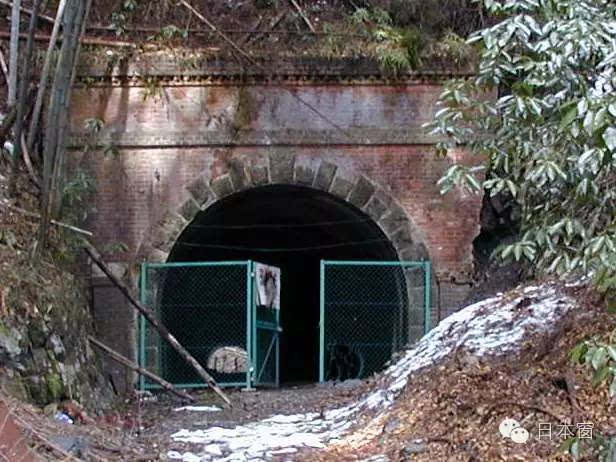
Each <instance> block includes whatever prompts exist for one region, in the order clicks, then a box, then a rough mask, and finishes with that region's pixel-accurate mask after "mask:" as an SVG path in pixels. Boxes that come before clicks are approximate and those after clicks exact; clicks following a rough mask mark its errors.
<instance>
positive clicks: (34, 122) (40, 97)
mask: <svg viewBox="0 0 616 462" xmlns="http://www.w3.org/2000/svg"><path fill="white" fill-rule="evenodd" d="M65 6H66V0H60V4H59V5H58V13H57V14H56V22H55V23H54V25H53V30H52V31H51V38H50V39H49V46H48V47H47V53H46V54H45V63H44V64H43V71H42V72H41V80H40V82H39V87H38V92H37V94H36V101H35V103H34V111H33V112H32V118H31V119H30V130H29V131H28V143H27V146H28V150H29V151H30V152H32V148H33V146H34V140H35V137H36V132H37V131H38V123H39V118H40V115H41V109H42V108H43V101H44V100H45V92H46V91H47V84H48V82H49V76H50V73H51V61H52V56H53V51H54V49H55V48H56V44H57V42H58V33H59V32H60V24H61V23H62V16H63V15H64V7H65Z"/></svg>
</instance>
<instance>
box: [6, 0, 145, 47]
mask: <svg viewBox="0 0 616 462" xmlns="http://www.w3.org/2000/svg"><path fill="white" fill-rule="evenodd" d="M0 1H2V0H0ZM27 35H28V34H25V33H21V34H19V38H21V39H25V38H27ZM10 36H11V34H10V32H7V31H0V37H2V38H9V37H10ZM50 39H51V36H50V35H44V34H36V35H35V36H34V40H38V41H39V42H40V41H43V42H47V41H49V40H50ZM61 40H62V38H61V37H60V38H58V41H61ZM81 43H83V44H84V45H100V46H104V47H121V48H137V45H135V44H134V43H131V42H119V41H114V40H104V39H98V38H88V37H83V38H82V39H81Z"/></svg>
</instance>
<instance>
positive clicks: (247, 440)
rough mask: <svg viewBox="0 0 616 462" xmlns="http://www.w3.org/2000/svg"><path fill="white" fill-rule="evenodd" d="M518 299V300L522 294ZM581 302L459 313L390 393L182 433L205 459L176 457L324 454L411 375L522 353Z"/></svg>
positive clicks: (551, 295) (524, 303)
mask: <svg viewBox="0 0 616 462" xmlns="http://www.w3.org/2000/svg"><path fill="white" fill-rule="evenodd" d="M515 295H517V296H515ZM574 306H575V303H574V300H573V299H571V298H570V297H568V296H566V295H563V294H561V293H559V292H558V291H557V289H556V288H555V287H553V286H548V285H544V286H539V287H535V286H529V287H525V288H523V289H518V290H517V291H514V292H513V293H509V294H505V295H503V296H499V297H494V298H490V299H487V300H484V301H482V302H479V303H476V304H474V305H471V306H468V307H466V308H464V309H463V310H461V311H458V312H457V313H454V314H452V315H451V316H449V317H448V318H446V319H444V320H443V321H441V323H440V324H439V325H438V326H437V327H436V328H434V329H433V330H432V331H431V332H429V333H428V334H427V335H425V336H424V337H423V338H422V339H421V340H420V341H419V342H418V343H417V344H415V346H414V347H413V348H412V349H410V350H408V351H407V352H406V353H405V354H404V356H403V357H402V358H401V359H400V360H398V361H397V362H396V363H395V364H393V365H391V366H390V367H389V368H387V369H386V370H385V372H384V373H383V376H384V378H385V379H386V381H387V379H389V381H388V385H387V386H386V387H385V388H380V389H377V390H374V391H372V392H371V393H368V394H367V396H365V397H363V398H362V399H360V400H359V401H357V402H355V403H353V404H350V405H348V406H344V407H341V408H337V409H332V410H330V411H327V412H325V413H324V415H323V416H321V415H319V414H317V413H307V414H293V415H276V416H273V417H270V418H267V419H263V420H261V421H258V422H252V423H249V424H246V425H238V426H237V427H235V428H233V429H224V428H220V427H212V428H208V429H206V430H196V431H191V430H180V431H178V432H177V433H174V434H173V435H171V437H172V438H173V440H174V441H177V442H186V443H197V444H203V445H204V447H203V452H202V453H201V454H200V456H195V454H194V453H191V452H185V453H183V454H180V453H179V452H177V451H170V452H169V453H168V456H169V458H170V459H181V460H182V461H184V462H195V461H196V460H199V461H209V460H214V459H213V457H215V458H216V459H215V460H220V461H240V460H241V461H251V460H254V461H256V460H263V459H264V458H266V457H268V456H271V455H274V454H292V453H293V452H295V451H296V450H297V449H298V448H302V447H312V448H323V447H325V446H326V445H327V444H328V443H330V442H333V441H335V440H337V439H339V438H340V437H341V436H342V435H343V434H345V433H346V432H347V431H348V430H349V429H350V427H351V426H352V424H353V422H354V421H355V420H356V419H355V416H357V415H359V413H360V412H361V411H362V410H365V409H379V410H380V411H381V412H380V415H381V414H382V413H383V412H384V411H385V410H386V409H387V408H388V407H389V406H391V404H392V403H393V402H394V400H395V399H396V397H397V396H398V395H399V394H400V392H401V391H402V389H403V388H404V386H405V385H406V384H407V381H408V378H409V376H410V375H411V374H413V373H415V372H417V371H419V370H421V369H423V368H426V367H428V366H432V365H434V364H435V363H437V362H439V361H441V360H443V359H444V358H445V357H447V356H449V355H451V354H452V353H454V352H456V351H460V350H464V351H466V352H468V353H469V354H472V355H474V356H477V357H482V356H500V355H504V354H511V353H514V352H516V351H519V349H520V346H521V345H522V342H521V340H522V339H523V338H525V337H526V336H528V335H530V334H533V333H546V332H549V331H550V330H551V329H553V327H554V326H555V324H556V323H557V322H558V320H560V319H561V318H562V317H563V316H564V315H565V314H566V313H567V311H569V310H570V309H571V308H573V307H574ZM195 457H197V459H195Z"/></svg>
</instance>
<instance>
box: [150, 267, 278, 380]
mask: <svg viewBox="0 0 616 462" xmlns="http://www.w3.org/2000/svg"><path fill="white" fill-rule="evenodd" d="M257 264H258V262H254V261H252V260H246V261H221V262H173V263H147V262H143V263H142V264H141V277H140V287H139V288H140V301H141V303H142V304H143V305H145V306H147V307H148V308H150V309H152V307H150V306H148V305H147V291H148V289H149V286H148V270H149V269H157V268H161V269H162V268H181V267H182V268H191V267H218V266H219V267H228V266H245V267H246V273H245V274H246V280H245V287H246V298H245V300H246V343H245V345H244V347H245V350H246V353H247V355H248V360H247V367H246V380H245V381H242V382H224V381H219V382H218V385H219V386H221V387H241V386H244V387H246V388H252V387H254V386H255V385H260V386H275V387H278V386H279V384H280V333H281V332H282V329H281V327H280V310H275V317H274V319H273V322H263V321H259V320H258V318H257V316H258V315H257V290H256V274H255V273H256V272H255V266H256V265H257ZM155 314H156V315H157V316H159V319H160V313H159V312H156V313H155ZM260 330H265V331H268V332H271V341H270V343H269V345H268V347H267V351H266V354H265V355H264V357H263V358H261V357H260V356H259V354H258V338H259V332H260ZM146 336H147V321H146V319H145V317H144V316H140V322H139V365H140V366H141V367H142V368H144V369H147V361H146ZM164 341H165V340H163V339H160V342H164ZM272 350H273V353H274V356H273V361H274V362H275V366H274V367H275V369H274V378H273V380H271V381H267V382H266V381H262V380H260V379H261V377H262V374H263V372H264V369H265V368H266V366H267V364H268V360H269V358H270V355H271V354H272ZM158 362H159V363H160V355H159V356H158ZM204 367H205V366H204ZM158 369H159V370H160V364H159V367H158ZM173 385H174V386H176V387H178V388H206V387H207V384H205V383H202V382H193V383H174V384H173ZM139 386H140V389H141V390H147V389H160V388H161V386H160V385H157V384H152V383H146V381H145V377H144V376H142V375H141V376H140V378H139Z"/></svg>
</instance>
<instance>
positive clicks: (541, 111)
mask: <svg viewBox="0 0 616 462" xmlns="http://www.w3.org/2000/svg"><path fill="white" fill-rule="evenodd" d="M483 5H484V7H485V8H486V10H488V12H489V13H491V14H492V15H493V16H495V17H498V18H500V22H498V23H497V24H495V25H493V26H492V27H488V28H485V29H483V30H480V31H478V32H476V33H473V34H472V35H471V36H470V38H469V40H468V43H469V44H474V46H476V47H478V52H479V54H480V55H479V56H480V62H479V66H478V70H477V74H476V75H475V76H474V77H473V78H470V79H468V80H456V81H453V82H451V83H450V84H449V85H448V86H447V88H446V89H445V91H444V92H443V94H442V95H441V98H440V102H439V104H440V109H439V110H438V112H437V113H436V117H435V121H434V122H433V123H432V124H430V125H429V128H430V129H431V133H433V134H434V135H436V136H438V137H441V138H442V139H444V140H445V141H444V142H443V143H441V144H440V145H439V151H440V152H441V153H443V152H447V151H448V150H449V149H451V148H454V147H455V146H457V145H465V146H466V147H467V148H468V149H469V150H470V151H471V152H473V153H475V154H477V155H479V156H480V157H481V158H482V161H485V162H484V164H483V165H484V172H488V173H487V175H485V176H482V175H479V173H480V172H481V170H480V169H476V168H475V169H473V168H471V167H468V166H465V165H454V166H453V167H451V168H450V169H449V170H448V171H447V173H446V174H445V176H444V177H443V178H442V179H441V180H440V184H441V186H442V187H443V189H444V190H449V189H452V188H454V187H456V186H460V185H463V186H464V187H470V188H471V189H474V190H476V191H481V190H482V189H484V190H485V191H486V192H487V193H489V194H492V195H494V194H498V193H500V192H506V193H507V194H510V195H511V196H512V197H513V198H514V199H515V200H516V201H517V202H518V204H519V206H520V210H521V215H522V216H521V235H520V237H519V240H518V242H516V243H513V244H511V245H507V246H504V247H502V248H500V249H497V254H498V256H499V257H502V258H505V259H515V260H525V261H527V262H528V263H529V266H530V267H532V268H534V269H536V270H537V271H538V272H541V273H556V274H561V275H562V274H567V273H578V274H580V273H581V274H589V273H591V274H594V276H595V280H596V282H597V284H598V285H599V286H600V287H602V288H603V289H604V290H606V291H609V290H611V289H613V288H615V287H616V188H615V186H616V162H615V159H614V154H615V153H616V129H615V128H614V126H615V124H616V92H615V91H614V89H615V88H616V73H615V72H614V66H615V65H616V41H614V36H615V35H616V9H614V8H610V7H609V1H608V0H540V1H537V0H519V1H496V0H484V1H483ZM497 93H498V95H497ZM484 172H481V173H482V174H483V173H484Z"/></svg>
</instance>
